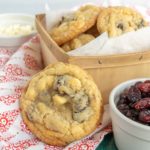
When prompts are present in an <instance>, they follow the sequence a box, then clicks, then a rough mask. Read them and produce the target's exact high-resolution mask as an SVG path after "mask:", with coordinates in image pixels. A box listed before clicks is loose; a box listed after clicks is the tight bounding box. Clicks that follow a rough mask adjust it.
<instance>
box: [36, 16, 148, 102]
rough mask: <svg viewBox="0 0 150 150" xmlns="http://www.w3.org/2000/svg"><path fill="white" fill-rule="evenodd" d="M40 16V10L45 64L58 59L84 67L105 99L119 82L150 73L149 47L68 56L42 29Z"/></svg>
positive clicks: (41, 21) (39, 28)
mask: <svg viewBox="0 0 150 150" xmlns="http://www.w3.org/2000/svg"><path fill="white" fill-rule="evenodd" d="M44 19H45V16H44V14H40V15H37V16H36V27H37V31H38V33H39V34H40V38H41V45H42V54H43V58H44V64H45V66H46V65H48V64H50V63H54V62H57V61H62V62H67V63H71V64H76V65H79V66H80V67H82V68H84V69H85V70H87V71H88V72H89V73H90V74H91V75H92V76H93V78H94V80H95V82H96V84H97V85H98V87H99V89H100V91H101V93H102V97H103V99H104V101H105V103H107V102H108V97H109V93H110V91H111V90H112V88H113V87H115V86H116V85H117V84H119V83H120V82H122V81H125V80H129V79H132V78H139V77H150V68H149V67H150V51H146V52H138V53H132V54H122V55H111V56H85V57H81V56H77V57H75V56H69V55H67V54H66V53H65V52H64V51H63V50H62V49H61V48H60V47H59V46H58V45H57V44H56V43H55V42H54V41H53V40H52V38H51V37H50V35H49V34H48V32H47V31H46V29H45V24H44Z"/></svg>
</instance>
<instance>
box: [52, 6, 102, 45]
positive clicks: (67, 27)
mask: <svg viewBox="0 0 150 150" xmlns="http://www.w3.org/2000/svg"><path fill="white" fill-rule="evenodd" d="M99 12H100V7H97V6H94V5H85V6H82V7H81V8H80V9H78V10H77V11H75V12H74V13H73V14H70V15H68V16H64V17H63V19H62V21H61V22H60V24H59V25H58V26H56V27H54V28H52V29H51V31H49V34H50V35H51V37H52V38H53V40H54V41H55V42H56V43H57V44H58V45H62V44H64V43H66V42H68V41H70V40H72V39H73V38H75V37H77V36H78V35H79V34H81V33H83V32H85V31H87V30H88V29H89V28H91V27H92V26H93V25H94V24H95V23H96V20H97V16H98V14H99Z"/></svg>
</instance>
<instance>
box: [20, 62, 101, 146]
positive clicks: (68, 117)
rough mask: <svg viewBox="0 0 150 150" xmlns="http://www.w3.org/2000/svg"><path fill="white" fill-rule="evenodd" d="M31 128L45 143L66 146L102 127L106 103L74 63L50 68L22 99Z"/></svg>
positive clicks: (37, 78)
mask: <svg viewBox="0 0 150 150" xmlns="http://www.w3.org/2000/svg"><path fill="white" fill-rule="evenodd" d="M20 107H21V113H22V117H23V120H24V122H25V123H26V124H27V126H28V128H29V129H30V130H31V131H32V132H33V133H34V134H35V135H36V136H37V137H38V138H39V139H41V140H42V141H43V142H45V143H47V144H50V145H57V146H65V145H67V144H69V143H71V142H73V141H75V140H78V139H81V138H82V137H84V136H87V135H88V134H90V133H91V132H92V131H93V130H94V129H96V127H97V126H98V125H99V124H100V122H101V119H102V114H103V101H102V98H101V95H100V92H99V90H98V88H97V86H96V84H95V83H94V81H93V79H92V78H91V77H90V76H89V75H88V74H87V73H86V72H85V71H84V70H82V69H81V68H79V67H78V66H75V65H71V64H64V63H57V64H54V65H50V66H48V67H47V68H45V69H44V70H43V71H41V72H40V73H38V74H36V75H35V76H33V78H32V79H31V81H30V82H29V83H28V85H27V87H26V89H25V90H24V92H23V94H22V97H21V100H20Z"/></svg>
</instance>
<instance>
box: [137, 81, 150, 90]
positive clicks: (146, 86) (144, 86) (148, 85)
mask: <svg viewBox="0 0 150 150" xmlns="http://www.w3.org/2000/svg"><path fill="white" fill-rule="evenodd" d="M138 89H139V90H140V91H141V92H145V93H148V92H150V83H149V82H148V83H147V82H146V83H141V84H139V85H138Z"/></svg>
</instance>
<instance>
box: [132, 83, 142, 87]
mask: <svg viewBox="0 0 150 150" xmlns="http://www.w3.org/2000/svg"><path fill="white" fill-rule="evenodd" d="M141 83H142V82H141V81H139V82H136V83H135V85H134V86H135V87H136V88H138V86H139V85H140V84H141Z"/></svg>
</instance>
